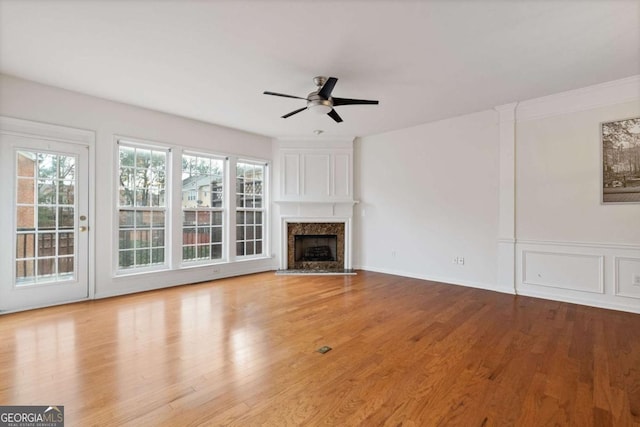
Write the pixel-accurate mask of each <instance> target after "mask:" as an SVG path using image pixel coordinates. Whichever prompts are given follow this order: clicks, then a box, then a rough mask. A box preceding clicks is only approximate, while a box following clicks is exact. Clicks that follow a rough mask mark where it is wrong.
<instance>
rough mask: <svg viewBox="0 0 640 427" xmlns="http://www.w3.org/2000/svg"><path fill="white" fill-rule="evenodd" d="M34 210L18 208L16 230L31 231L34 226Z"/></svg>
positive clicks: (24, 207)
mask: <svg viewBox="0 0 640 427" xmlns="http://www.w3.org/2000/svg"><path fill="white" fill-rule="evenodd" d="M35 212H36V211H35V209H34V208H33V206H18V207H17V208H16V214H17V216H18V218H17V221H18V224H17V225H18V230H24V229H33V228H34V226H35V221H34V217H35Z"/></svg>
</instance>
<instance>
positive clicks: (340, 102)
mask: <svg viewBox="0 0 640 427" xmlns="http://www.w3.org/2000/svg"><path fill="white" fill-rule="evenodd" d="M332 99H333V106H334V107H337V106H338V105H358V104H371V105H378V101H371V100H368V99H349V98H332Z"/></svg>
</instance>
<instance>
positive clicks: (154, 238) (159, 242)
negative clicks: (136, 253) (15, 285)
mask: <svg viewBox="0 0 640 427" xmlns="http://www.w3.org/2000/svg"><path fill="white" fill-rule="evenodd" d="M151 245H152V246H153V247H158V246H164V230H153V231H152V232H151Z"/></svg>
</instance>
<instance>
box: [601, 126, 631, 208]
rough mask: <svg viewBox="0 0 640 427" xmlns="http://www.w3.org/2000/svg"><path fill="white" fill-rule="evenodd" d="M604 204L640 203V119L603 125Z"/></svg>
mask: <svg viewBox="0 0 640 427" xmlns="http://www.w3.org/2000/svg"><path fill="white" fill-rule="evenodd" d="M600 146H601V150H602V171H601V177H602V189H601V202H602V204H607V205H608V204H629V203H640V117H632V118H628V119H622V120H615V121H610V122H602V123H600Z"/></svg>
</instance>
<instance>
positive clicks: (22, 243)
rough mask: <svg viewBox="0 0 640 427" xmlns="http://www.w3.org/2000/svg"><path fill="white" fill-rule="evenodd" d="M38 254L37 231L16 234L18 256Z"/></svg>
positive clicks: (24, 256)
mask: <svg viewBox="0 0 640 427" xmlns="http://www.w3.org/2000/svg"><path fill="white" fill-rule="evenodd" d="M35 256H36V235H35V233H27V234H23V233H19V234H18V235H16V258H17V259H20V258H34V257H35Z"/></svg>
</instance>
